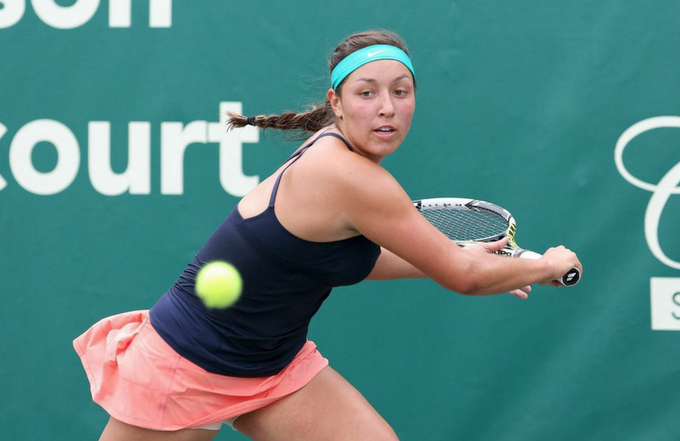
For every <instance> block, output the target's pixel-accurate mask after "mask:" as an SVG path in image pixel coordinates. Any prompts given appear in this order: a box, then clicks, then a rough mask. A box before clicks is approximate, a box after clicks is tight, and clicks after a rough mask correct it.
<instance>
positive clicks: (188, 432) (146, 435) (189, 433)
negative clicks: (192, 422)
mask: <svg viewBox="0 0 680 441" xmlns="http://www.w3.org/2000/svg"><path fill="white" fill-rule="evenodd" d="M217 433H218V431H217V430H205V429H184V430H177V431H174V432H163V431H156V430H149V429H142V428H141V427H136V426H131V425H129V424H126V423H123V422H122V421H118V420H117V419H115V418H110V419H109V423H108V424H107V425H106V427H105V428H104V432H103V433H102V435H101V438H99V441H210V440H211V439H213V438H215V436H217Z"/></svg>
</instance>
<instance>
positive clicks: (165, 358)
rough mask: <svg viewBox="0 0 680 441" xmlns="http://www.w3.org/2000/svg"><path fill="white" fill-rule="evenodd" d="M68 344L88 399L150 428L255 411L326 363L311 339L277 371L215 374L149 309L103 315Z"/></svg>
mask: <svg viewBox="0 0 680 441" xmlns="http://www.w3.org/2000/svg"><path fill="white" fill-rule="evenodd" d="M73 346H74V348H75V350H76V352H77V353H78V355H79V356H80V359H81V361H82V363H83V367H84V368H85V372H86V373H87V378H88V380H89V381H90V390H91V392H92V399H93V400H94V401H95V402H96V403H97V404H99V405H100V406H102V407H103V408H104V409H105V410H106V411H107V412H108V413H109V415H111V416H112V417H113V418H115V419H117V420H120V421H123V422H124V423H127V424H131V425H134V426H139V427H144V428H147V429H153V430H179V429H184V428H190V427H201V426H206V425H209V424H212V423H216V422H220V421H224V420H227V419H229V418H233V417H236V416H239V415H243V414H245V413H248V412H252V411H254V410H256V409H260V408H262V407H264V406H266V405H268V404H271V403H273V402H275V401H277V400H279V399H281V398H283V397H285V396H287V395H290V394H292V393H293V392H295V391H297V390H299V389H301V388H302V387H303V386H305V385H306V384H307V383H309V382H310V381H311V380H312V378H314V376H315V375H316V374H318V373H319V372H321V370H322V369H323V368H325V367H326V366H328V360H326V359H325V358H324V357H323V356H322V355H321V354H320V353H319V352H318V351H317V350H316V345H315V344H314V343H312V342H310V341H308V342H307V343H306V344H305V346H304V347H303V348H302V349H301V350H300V352H299V353H298V354H297V356H296V357H295V358H294V359H293V361H292V362H291V363H290V364H289V365H288V366H287V367H286V368H285V369H284V370H283V371H281V372H280V373H279V374H277V375H274V376H271V377H260V378H238V377H230V376H226V375H219V374H213V373H210V372H208V371H206V370H205V369H203V368H201V367H199V366H197V365H195V364H193V363H192V362H190V361H189V360H187V359H186V358H184V357H182V356H181V355H179V354H177V353H176V352H175V351H174V350H173V349H172V348H171V347H170V346H168V344H167V343H165V341H164V340H163V339H162V338H161V337H160V336H159V335H158V333H157V332H156V331H155V330H154V328H153V326H151V323H150V322H149V312H148V311H133V312H127V313H123V314H118V315H115V316H112V317H108V318H105V319H103V320H101V321H99V322H98V323H96V324H95V325H94V326H92V327H91V328H90V329H89V330H87V331H86V332H85V333H84V334H83V335H81V336H80V337H78V338H77V339H75V340H74V342H73Z"/></svg>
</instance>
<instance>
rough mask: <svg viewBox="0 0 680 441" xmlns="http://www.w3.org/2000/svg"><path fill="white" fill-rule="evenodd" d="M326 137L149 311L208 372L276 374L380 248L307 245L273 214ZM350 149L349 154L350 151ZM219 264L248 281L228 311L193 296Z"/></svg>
mask: <svg viewBox="0 0 680 441" xmlns="http://www.w3.org/2000/svg"><path fill="white" fill-rule="evenodd" d="M324 136H333V137H336V138H339V139H340V140H342V141H343V142H344V143H345V144H346V145H347V147H348V148H350V146H349V145H348V144H347V142H346V141H345V140H344V139H343V138H342V137H340V136H339V135H336V134H334V133H325V134H321V135H320V136H319V137H317V138H316V139H315V140H314V141H312V142H310V143H309V144H307V145H305V146H304V147H302V148H301V149H300V150H298V151H297V152H296V153H294V154H293V156H291V157H290V158H289V159H288V161H287V162H289V164H288V165H287V166H286V168H284V169H283V170H282V171H281V173H280V174H279V175H278V177H277V179H276V182H275V184H274V189H273V191H272V194H271V198H270V201H269V206H268V207H267V208H266V209H265V210H264V211H263V212H262V213H260V214H258V215H256V216H254V217H250V218H247V219H244V218H243V217H242V216H241V214H240V213H239V211H238V206H237V207H235V208H234V209H233V210H232V212H231V213H230V214H229V215H228V216H227V218H226V219H225V220H224V221H223V222H222V224H221V225H220V226H219V227H218V228H217V230H216V231H215V232H214V233H213V234H212V236H211V237H210V238H209V239H208V241H207V242H206V244H205V245H204V246H203V248H202V249H201V250H200V251H199V252H198V254H197V255H196V257H195V258H194V259H193V261H192V262H190V263H189V264H188V265H187V267H186V268H185V269H184V272H183V273H182V275H181V276H180V277H179V279H177V281H176V282H175V283H174V285H173V286H172V288H170V289H169V290H168V292H166V293H165V294H164V295H163V296H162V297H161V298H160V299H159V301H158V302H157V303H156V304H155V305H154V306H153V308H151V312H150V319H151V324H152V325H153V326H154V328H155V329H156V331H157V332H158V333H159V334H160V336H161V337H162V338H163V340H165V341H166V342H167V343H168V344H169V345H170V346H171V347H172V348H173V349H174V350H175V351H177V352H178V353H179V354H180V355H182V356H183V357H185V358H187V359H189V360H190V361H192V362H193V363H195V364H197V365H198V366H201V367H202V368H204V369H206V370H207V371H209V372H214V373H218V374H223V375H230V376H236V377H263V376H270V375H275V374H277V373H279V372H280V371H281V370H283V368H285V367H286V366H287V365H288V364H289V363H290V362H291V361H292V359H293V358H294V357H295V355H296V354H297V353H298V352H299V351H300V349H302V346H303V345H304V344H305V342H306V341H307V330H308V327H309V323H310V320H311V319H312V316H314V314H315V313H316V312H317V311H318V310H319V308H320V307H321V304H322V303H323V301H324V300H325V299H326V298H327V297H328V295H329V294H330V292H331V289H332V288H333V287H335V286H343V285H351V284H355V283H358V282H360V281H361V280H363V279H364V278H366V276H368V274H369V273H370V272H371V270H372V269H373V267H374V265H375V262H376V260H377V259H378V256H379V255H380V247H379V246H378V245H376V244H374V243H373V242H371V241H369V240H368V239H366V238H365V237H364V236H356V237H352V238H349V239H344V240H338V241H334V242H310V241H307V240H304V239H301V238H299V237H297V236H295V235H293V234H292V233H291V232H289V231H288V230H286V229H285V228H284V227H283V225H281V223H280V222H279V220H278V219H277V217H276V213H275V212H274V202H275V200H276V194H277V192H278V187H279V183H280V181H281V177H282V176H283V174H284V173H285V171H286V170H287V169H288V167H290V166H291V165H293V164H294V163H295V161H297V160H298V159H299V158H300V157H301V156H302V155H303V154H304V152H305V151H306V150H307V149H308V148H309V147H311V146H312V145H313V144H314V142H316V141H317V140H318V139H320V138H322V137H324ZM350 150H351V148H350ZM214 260H222V261H226V262H229V263H231V264H232V265H234V266H235V267H236V268H237V269H238V271H239V272H240V273H241V276H242V278H243V291H242V294H241V298H240V299H239V300H238V301H237V302H236V303H235V304H234V305H232V306H231V307H230V308H227V309H208V308H206V307H205V306H204V305H203V303H202V302H201V300H200V299H199V298H198V297H197V296H196V293H195V291H194V285H195V280H196V274H197V272H198V270H199V269H200V268H201V267H202V266H203V265H205V264H206V263H208V262H211V261H214Z"/></svg>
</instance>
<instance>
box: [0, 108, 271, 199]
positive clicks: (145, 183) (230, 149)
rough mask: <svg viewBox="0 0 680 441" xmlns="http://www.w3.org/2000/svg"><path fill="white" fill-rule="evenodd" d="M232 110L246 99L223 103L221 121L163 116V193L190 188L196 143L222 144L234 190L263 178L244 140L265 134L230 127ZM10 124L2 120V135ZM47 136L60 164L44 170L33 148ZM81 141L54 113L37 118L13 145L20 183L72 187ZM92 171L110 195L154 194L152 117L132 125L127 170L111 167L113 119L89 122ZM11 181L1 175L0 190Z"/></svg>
mask: <svg viewBox="0 0 680 441" xmlns="http://www.w3.org/2000/svg"><path fill="white" fill-rule="evenodd" d="M228 112H236V113H242V104H241V103H240V102H223V103H220V121H219V122H207V121H192V122H190V123H188V124H186V125H185V124H184V123H181V122H162V123H161V124H160V144H161V146H160V147H161V152H160V153H161V170H160V177H161V194H166V195H180V194H183V193H184V153H185V150H186V149H187V147H188V146H189V145H190V144H194V143H198V144H207V143H216V144H219V175H220V184H221V185H222V188H223V189H224V190H225V191H226V192H227V193H229V194H231V195H233V196H237V197H240V196H245V195H246V194H247V193H248V192H249V191H250V190H252V189H253V188H255V186H256V185H257V184H258V183H259V179H260V178H259V176H246V175H245V174H244V173H243V143H256V142H258V141H259V140H260V137H259V131H258V130H257V129H256V128H254V127H245V128H243V129H234V130H231V131H229V132H226V130H225V128H226V123H227V121H226V118H227V113H228ZM6 132H7V128H6V127H5V126H4V125H3V124H2V123H1V122H0V140H2V137H3V136H4V135H5V133H6ZM41 142H47V143H50V144H52V145H53V146H54V148H55V149H56V151H57V165H56V166H55V167H54V169H52V170H51V171H49V172H41V171H38V170H37V169H36V168H35V166H34V164H33V159H32V156H33V150H34V148H35V146H36V145H38V144H39V143H41ZM80 152H81V150H80V145H79V143H78V140H77V139H76V137H75V135H74V134H73V132H72V131H71V129H69V128H68V127H67V126H66V125H64V124H63V123H61V122H59V121H55V120H51V119H39V120H35V121H31V122H29V123H27V124H25V125H24V126H23V127H21V128H20V129H19V130H18V131H17V133H16V134H15V135H14V138H13V139H12V141H11V143H10V147H9V165H10V170H11V171H12V175H13V176H14V179H15V180H16V181H17V183H18V184H19V185H20V186H21V187H22V188H24V189H25V190H27V191H29V192H31V193H35V194H39V195H53V194H56V193H60V192H62V191H64V190H65V189H67V188H68V187H69V186H70V185H71V184H72V183H73V181H74V180H75V178H76V175H77V174H78V170H80V156H81V155H80ZM87 152H88V155H87V157H88V172H89V175H90V182H91V183H92V186H93V187H94V189H95V190H97V191H98V192H99V193H101V194H104V195H107V196H116V195H119V194H123V193H125V192H129V193H130V194H149V193H150V192H151V123H150V122H144V121H134V122H130V123H129V125H128V165H127V168H126V170H125V171H124V172H122V173H114V172H113V170H112V167H111V123H110V122H108V121H90V122H89V123H88V149H87ZM6 186H7V181H6V180H5V179H4V178H3V177H2V176H0V191H2V190H3V189H4V188H5V187H6Z"/></svg>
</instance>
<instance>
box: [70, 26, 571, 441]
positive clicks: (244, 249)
mask: <svg viewBox="0 0 680 441" xmlns="http://www.w3.org/2000/svg"><path fill="white" fill-rule="evenodd" d="M329 64H330V70H331V83H332V84H331V88H330V89H329V90H328V92H327V96H326V98H327V99H326V101H325V103H324V104H323V105H321V106H319V107H317V108H316V109H314V110H313V111H310V112H306V113H301V114H293V113H287V114H283V115H280V116H269V117H267V116H257V117H249V118H246V117H244V116H241V115H232V117H231V121H230V122H231V125H232V126H235V127H243V126H245V125H246V124H250V125H254V126H257V127H261V128H276V129H282V130H301V131H304V132H308V133H311V136H310V138H309V140H308V141H307V142H306V143H305V144H304V145H303V146H301V147H300V148H299V149H298V150H297V151H296V152H295V153H294V154H293V156H292V157H291V159H289V160H288V161H287V162H286V163H285V164H283V165H282V166H281V168H280V169H279V170H277V171H276V172H275V173H274V174H272V175H271V176H270V177H268V178H267V179H265V180H264V181H262V182H261V183H260V184H259V185H258V186H257V187H256V188H255V189H254V190H253V191H252V192H251V193H250V194H248V195H247V196H245V197H244V198H243V199H242V200H241V201H240V202H239V204H238V206H237V207H236V208H235V209H234V210H233V211H232V212H231V213H230V214H229V216H228V217H227V218H226V219H225V220H224V222H223V223H222V224H221V225H220V226H219V227H218V228H217V230H216V231H215V233H214V234H213V235H212V236H211V237H210V238H209V240H208V241H207V243H206V244H205V246H204V247H203V248H202V249H201V250H200V251H199V253H198V254H197V255H196V257H195V259H194V260H193V262H191V263H190V264H189V265H188V266H187V268H186V269H185V271H184V272H183V274H182V275H181V276H180V278H179V279H178V280H177V282H176V283H175V284H174V286H173V287H172V288H171V289H170V290H169V291H168V292H167V293H166V294H165V295H164V296H163V297H161V299H160V300H159V301H158V303H157V304H156V305H154V307H153V308H152V309H151V310H150V311H136V312H129V313H124V314H120V315H117V316H114V317H109V318H107V319H104V320H102V321H100V322H99V323H97V324H96V325H95V326H93V327H92V328H91V329H90V330H88V331H87V332H86V333H85V334H83V335H82V336H80V337H79V338H78V339H76V341H75V342H74V346H75V348H76V350H77V352H78V353H79V355H80V356H81V359H82V361H83V365H84V366H85V369H86V371H87V374H88V378H89V380H90V383H91V390H92V394H93V398H94V400H95V401H96V402H97V403H99V404H100V405H101V406H102V407H104V408H105V409H106V410H107V411H108V412H109V414H110V416H111V418H110V421H109V424H108V425H107V427H106V428H105V430H104V433H103V434H102V437H101V440H105V441H112V440H133V439H135V440H137V439H138V440H209V439H212V438H213V437H214V436H215V435H216V434H217V430H219V427H220V426H221V424H222V423H227V424H230V425H232V426H233V427H234V428H235V429H236V430H238V431H240V432H242V433H243V434H245V435H246V436H248V437H250V438H251V439H253V440H262V441H286V440H295V441H301V440H324V441H328V440H396V439H397V436H396V435H395V433H394V431H393V430H392V429H391V428H390V426H389V425H388V424H387V423H386V422H385V420H383V419H382V418H381V417H380V415H379V414H378V413H377V412H376V411H375V410H374V409H373V408H372V407H371V405H370V404H369V403H368V402H367V401H366V400H365V399H364V398H363V397H362V395H361V394H360V393H359V392H358V391H357V390H356V389H354V388H353V387H352V386H351V385H350V384H349V383H348V382H347V381H345V380H344V379H343V378H342V377H341V376H340V375H339V374H338V373H337V372H335V371H334V370H333V369H332V368H331V367H329V366H328V361H327V360H326V359H324V358H323V357H322V356H321V355H320V354H319V352H318V351H316V346H315V345H314V343H312V342H310V341H307V328H308V325H309V322H310V320H311V318H312V316H313V315H314V314H315V313H316V311H317V310H318V309H319V307H320V306H321V304H322V302H323V301H324V299H325V298H326V297H327V296H328V295H329V293H330V291H331V289H332V287H335V286H341V285H350V284H354V283H358V282H360V281H361V280H363V279H365V278H370V279H397V278H409V277H429V278H431V279H433V280H434V281H436V282H437V283H439V284H440V285H441V286H443V287H445V288H447V289H449V290H451V291H455V292H458V293H462V294H467V295H484V294H500V293H505V292H511V293H512V294H514V295H516V296H518V297H520V298H526V297H527V292H528V291H530V287H529V286H530V285H531V284H534V283H541V284H553V281H554V280H555V279H557V278H558V277H560V276H561V275H563V274H565V273H566V272H567V271H568V270H570V269H571V268H573V267H578V268H579V269H581V265H580V263H579V261H578V258H577V257H576V255H575V254H574V253H573V252H571V251H569V250H567V249H565V248H564V247H562V246H560V247H556V248H551V249H549V250H548V251H546V252H545V254H544V256H543V258H542V259H539V260H535V261H532V260H522V259H506V258H502V257H498V256H496V255H493V254H490V253H489V251H494V250H498V249H500V248H502V246H503V245H504V243H494V244H487V245H480V246H470V247H466V248H460V247H458V246H456V245H455V244H453V243H452V242H451V241H449V240H448V239H447V238H446V237H445V236H444V235H443V234H441V233H440V232H439V231H437V230H436V229H435V228H434V227H432V226H431V225H430V224H429V223H428V222H427V221H426V220H425V219H424V218H423V216H421V215H420V214H419V213H418V211H416V210H415V209H414V207H413V205H412V204H411V200H410V198H409V196H408V195H407V194H406V192H405V191H404V190H403V189H402V187H401V186H400V185H399V183H398V182H397V181H396V180H395V179H394V178H393V177H392V176H391V175H390V174H389V173H388V172H387V171H385V169H383V168H382V167H381V166H380V163H381V161H382V160H383V159H384V158H385V157H386V156H387V155H390V154H392V153H394V152H395V151H396V150H397V149H398V148H399V146H400V145H401V143H402V142H403V140H404V138H405V137H406V135H407V134H408V132H409V129H410V126H411V120H412V117H413V112H414V110H415V97H416V76H415V71H414V68H413V65H412V63H411V60H410V58H409V56H408V50H407V48H406V46H405V44H404V43H403V41H402V40H401V39H400V38H399V37H398V36H397V35H396V34H393V33H390V32H366V33H360V34H355V35H352V36H350V37H348V38H347V39H346V40H345V41H344V42H342V43H341V44H340V45H339V46H338V47H337V48H336V49H335V52H334V53H333V56H332V58H331V60H330V63H329ZM214 260H224V261H228V262H230V263H232V264H233V265H234V266H235V267H236V268H237V269H238V270H239V272H240V273H241V275H242V277H243V280H244V290H243V293H242V296H241V298H240V299H239V301H238V302H237V303H235V304H234V305H233V306H232V307H230V308H227V309H221V310H217V309H208V308H206V307H205V306H204V305H203V304H202V303H201V302H200V301H199V300H198V298H197V297H196V294H195V292H194V282H195V276H196V273H197V272H198V270H199V269H200V268H201V267H202V266H203V265H205V264H206V263H207V262H210V261H214Z"/></svg>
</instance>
